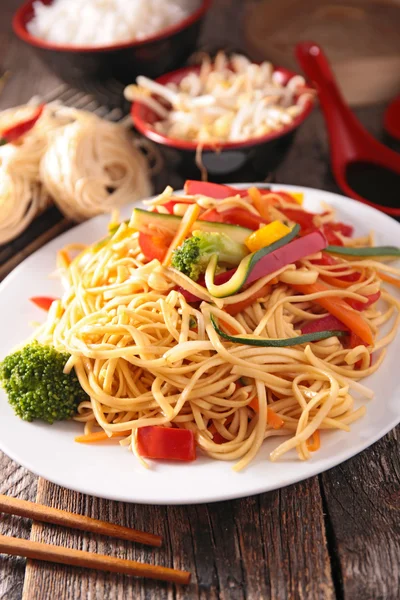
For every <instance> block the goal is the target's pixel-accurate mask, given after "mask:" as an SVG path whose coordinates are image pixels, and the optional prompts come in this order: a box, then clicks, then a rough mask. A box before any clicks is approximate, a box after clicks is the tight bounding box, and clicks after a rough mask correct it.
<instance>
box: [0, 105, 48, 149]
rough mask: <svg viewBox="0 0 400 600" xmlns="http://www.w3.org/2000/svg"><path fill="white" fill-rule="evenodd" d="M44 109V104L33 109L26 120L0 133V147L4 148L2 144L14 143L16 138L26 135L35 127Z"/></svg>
mask: <svg viewBox="0 0 400 600" xmlns="http://www.w3.org/2000/svg"><path fill="white" fill-rule="evenodd" d="M43 109H44V104H41V105H40V106H36V107H35V108H34V109H33V113H32V115H31V116H30V117H29V118H28V119H24V120H23V121H19V122H18V123H15V124H14V125H11V126H10V127H7V128H6V129H3V131H1V132H0V146H4V144H8V143H10V142H15V141H16V140H17V139H18V138H20V137H21V136H22V135H24V134H25V133H28V131H30V130H31V129H32V127H33V126H34V125H35V123H36V121H37V120H38V119H39V118H40V116H41V114H42V112H43Z"/></svg>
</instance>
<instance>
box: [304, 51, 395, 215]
mask: <svg viewBox="0 0 400 600" xmlns="http://www.w3.org/2000/svg"><path fill="white" fill-rule="evenodd" d="M296 58H297V60H298V62H299V64H300V66H301V67H302V69H303V71H304V73H305V74H306V76H307V77H308V78H309V79H310V80H311V81H312V82H313V84H314V85H315V87H316V88H317V90H318V94H319V100H320V103H321V107H322V111H323V113H324V117H325V122H326V125H327V128H328V134H329V141H330V153H331V164H332V170H333V174H334V176H335V179H336V182H337V184H338V185H339V187H340V188H341V189H342V190H343V191H344V192H345V194H347V195H348V196H350V197H351V198H355V199H356V200H360V201H361V202H364V203H366V204H369V205H370V206H373V207H374V208H377V209H378V210H382V211H383V212H385V213H387V214H389V215H391V216H394V217H399V216H400V154H397V153H396V152H394V151H393V150H390V149H389V148H387V147H386V146H384V145H383V144H381V143H380V142H378V141H377V140H375V138H373V137H372V135H370V134H369V133H368V131H366V129H364V127H363V126H362V125H361V123H360V122H359V121H358V120H357V119H356V117H355V116H354V115H353V113H352V112H351V110H350V109H349V107H348V106H347V104H346V102H345V100H344V99H343V96H342V94H341V93H340V91H339V88H338V86H337V83H336V81H335V78H334V75H333V73H332V71H331V68H330V66H329V62H328V60H327V58H326V56H325V54H324V53H323V52H322V50H321V48H320V47H319V46H318V44H316V43H314V42H300V43H299V44H297V46H296Z"/></svg>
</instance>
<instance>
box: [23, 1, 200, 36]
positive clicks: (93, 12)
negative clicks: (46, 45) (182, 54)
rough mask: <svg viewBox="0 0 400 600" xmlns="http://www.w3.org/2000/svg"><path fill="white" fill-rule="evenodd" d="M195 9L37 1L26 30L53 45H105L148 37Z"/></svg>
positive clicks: (172, 4)
mask: <svg viewBox="0 0 400 600" xmlns="http://www.w3.org/2000/svg"><path fill="white" fill-rule="evenodd" d="M198 6H199V1H198V0H54V2H53V3H52V4H50V5H48V6H46V5H44V4H42V2H39V1H37V2H34V4H33V8H34V17H33V19H32V20H31V21H30V22H29V23H28V24H27V28H28V31H29V33H31V34H32V35H34V36H35V37H38V38H41V39H43V40H47V41H49V42H54V43H57V44H64V45H69V44H71V45H77V46H79V45H82V46H107V45H110V44H115V43H119V42H127V41H133V40H141V39H143V38H146V37H149V36H152V35H154V34H155V33H157V32H158V31H160V30H161V29H165V28H166V27H170V26H172V25H175V24H177V23H179V22H180V21H182V20H183V19H185V18H186V17H187V16H188V15H189V14H190V13H192V12H193V11H194V10H195V9H196V8H197V7H198Z"/></svg>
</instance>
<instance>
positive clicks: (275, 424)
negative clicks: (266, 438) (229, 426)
mask: <svg viewBox="0 0 400 600" xmlns="http://www.w3.org/2000/svg"><path fill="white" fill-rule="evenodd" d="M247 406H250V408H252V409H253V410H254V412H255V413H257V414H258V411H259V408H258V398H253V400H252V401H251V402H249V404H248V405H247ZM267 423H268V425H271V427H272V429H281V428H282V427H283V426H284V424H285V421H284V420H283V419H281V417H280V416H279V415H277V414H276V412H274V411H273V410H272V408H269V407H267Z"/></svg>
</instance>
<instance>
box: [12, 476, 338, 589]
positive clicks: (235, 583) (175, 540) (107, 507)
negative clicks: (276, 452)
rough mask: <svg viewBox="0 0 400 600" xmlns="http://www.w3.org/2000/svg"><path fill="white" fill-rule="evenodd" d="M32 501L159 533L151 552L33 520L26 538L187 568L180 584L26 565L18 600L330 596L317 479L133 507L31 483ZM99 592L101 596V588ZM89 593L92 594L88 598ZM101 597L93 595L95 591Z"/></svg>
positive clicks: (328, 564)
mask: <svg viewBox="0 0 400 600" xmlns="http://www.w3.org/2000/svg"><path fill="white" fill-rule="evenodd" d="M37 501H38V502H40V503H44V504H47V505H49V506H54V507H58V508H64V509H66V510H70V511H74V512H77V513H82V514H86V515H88V516H91V517H97V518H98V517H101V518H102V519H108V520H110V521H113V522H116V523H119V524H122V525H127V526H131V527H136V528H138V529H147V530H149V529H151V530H152V531H154V532H155V533H158V534H160V535H163V536H164V540H165V541H164V545H163V547H162V548H161V549H160V550H154V549H149V548H146V547H141V546H139V545H134V544H130V543H128V542H123V541H118V540H112V539H108V538H102V537H100V536H94V535H92V534H86V533H83V532H78V531H72V530H70V529H64V528H62V527H57V526H49V525H43V524H40V523H34V524H33V527H32V532H31V539H33V540H35V541H43V542H47V543H53V544H57V545H63V546H67V547H72V548H77V549H82V550H88V551H91V552H100V553H106V554H111V555H113V556H119V557H125V558H131V559H134V560H140V561H146V562H154V563H155V564H162V565H165V566H174V567H175V568H184V569H188V570H191V571H192V574H193V581H192V584H191V585H190V586H188V587H182V588H176V589H174V588H172V587H171V586H169V585H166V584H163V583H158V582H151V581H145V582H144V581H139V580H134V579H130V578H128V577H124V576H119V575H116V574H111V573H110V574H106V573H98V572H94V571H87V570H84V569H76V568H73V567H64V566H61V565H57V566H56V565H49V564H45V563H43V564H41V563H38V562H32V561H28V565H27V569H26V579H25V586H24V594H23V600H34V599H36V598H38V597H40V598H41V599H42V600H47V599H48V600H50V599H52V598H55V597H57V594H59V593H60V590H63V596H62V597H63V600H79V599H81V598H82V599H84V598H87V597H91V594H92V595H93V597H104V598H107V599H110V600H111V599H114V598H116V599H119V598H124V600H125V599H126V600H131V599H132V600H133V599H139V598H140V599H141V600H148V599H152V598H157V599H158V598H160V599H161V600H164V599H165V600H169V599H170V598H171V599H172V598H176V600H189V599H192V598H193V599H196V598H198V599H202V600H209V599H210V600H214V599H215V600H217V599H221V600H244V599H249V600H253V599H254V600H258V599H260V598H271V600H283V599H285V600H286V599H287V600H291V599H297V598H305V599H306V598H315V599H318V598H321V599H322V598H323V599H324V600H331V599H333V598H334V593H333V584H332V579H331V573H330V561H329V554H328V551H327V546H326V541H325V536H324V519H323V514H322V504H321V498H320V492H319V485H318V480H317V479H316V478H314V479H310V480H308V481H306V482H303V483H300V484H298V485H296V486H291V487H288V488H286V489H284V490H280V491H277V492H271V493H270V494H263V495H261V496H255V497H253V498H247V499H244V500H238V501H233V502H222V503H216V504H208V505H199V506H188V507H180V506H171V507H159V506H143V505H134V504H122V503H118V502H109V501H106V500H101V499H98V498H92V497H89V496H85V495H83V494H77V493H74V492H69V491H68V490H65V489H63V488H60V487H59V486H55V485H53V484H50V483H48V482H45V481H43V480H39V486H38V494H37ZM101 590H102V592H101ZM96 593H99V596H97V595H96ZM101 593H102V595H100V594H101Z"/></svg>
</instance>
